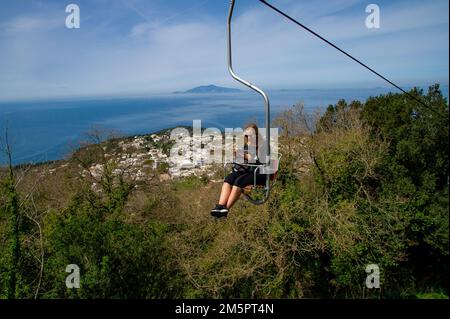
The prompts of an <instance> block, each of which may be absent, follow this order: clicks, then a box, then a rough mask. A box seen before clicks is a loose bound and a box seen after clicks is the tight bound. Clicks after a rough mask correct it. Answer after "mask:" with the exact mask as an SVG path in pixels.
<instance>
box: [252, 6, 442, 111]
mask: <svg viewBox="0 0 450 319" xmlns="http://www.w3.org/2000/svg"><path fill="white" fill-rule="evenodd" d="M259 1H260V2H261V3H263V4H265V5H266V6H268V7H269V8H270V9H272V10H274V11H276V12H278V13H279V14H281V15H282V16H284V17H285V18H287V19H289V20H290V21H292V22H294V23H295V24H297V25H298V26H300V27H301V28H303V29H305V30H306V31H308V32H309V33H311V34H313V35H314V36H316V37H317V38H319V39H320V40H322V41H324V42H325V43H327V44H328V45H330V46H332V47H333V48H335V49H336V50H338V51H339V52H341V53H343V54H344V55H346V56H347V57H349V58H350V59H352V60H353V61H355V62H356V63H358V64H360V65H362V66H363V67H364V68H366V69H367V70H369V71H370V72H372V73H373V74H375V75H377V76H378V77H380V78H381V79H383V80H384V81H386V82H388V83H389V84H391V85H392V86H394V87H395V88H397V89H399V90H400V91H402V92H403V93H405V94H406V95H407V96H409V97H410V98H412V99H413V100H415V101H416V102H419V103H420V104H422V105H423V106H425V107H426V108H428V109H430V110H431V111H433V112H436V113H437V111H436V110H434V109H433V108H431V107H430V106H428V105H427V104H426V103H424V102H423V101H422V100H420V99H419V98H417V97H415V96H414V95H412V94H411V93H409V92H407V91H405V90H404V89H402V88H401V87H400V86H398V85H397V84H395V83H394V82H392V81H391V80H389V79H387V78H386V77H384V76H383V75H381V74H380V73H378V72H377V71H375V70H374V69H372V68H371V67H369V66H368V65H366V64H365V63H363V62H361V61H360V60H358V59H357V58H355V57H354V56H352V55H351V54H349V53H347V52H345V51H344V50H342V49H341V48H339V47H338V46H337V45H335V44H334V43H332V42H330V41H328V40H327V39H325V38H324V37H323V36H321V35H320V34H318V33H317V32H315V31H313V30H311V29H310V28H308V27H307V26H305V25H304V24H302V23H300V22H298V21H297V20H295V19H294V18H292V17H290V16H288V15H287V14H286V13H284V12H283V11H281V10H280V9H278V8H276V7H274V6H273V5H271V4H270V3H268V2H267V1H265V0H259ZM437 114H438V113H437Z"/></svg>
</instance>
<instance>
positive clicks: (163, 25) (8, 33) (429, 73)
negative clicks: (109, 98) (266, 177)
mask: <svg viewBox="0 0 450 319" xmlns="http://www.w3.org/2000/svg"><path fill="white" fill-rule="evenodd" d="M269 2H270V3H272V4H273V5H275V6H278V7H279V8H280V9H282V10H284V11H286V12H287V13H289V14H290V15H291V16H293V17H295V18H297V19H299V20H300V21H302V22H303V23H305V24H306V25H308V26H310V27H311V28H313V29H314V30H316V31H317V32H319V33H320V34H322V35H323V36H325V37H326V38H328V39H330V40H331V41H332V42H334V43H336V44H337V45H338V46H340V47H342V48H343V49H345V50H347V51H349V52H350V53H352V54H353V55H355V56H356V57H358V58H360V59H361V60H362V61H364V62H365V63H367V64H368V65H370V66H371V67H373V68H374V69H375V70H377V71H378V72H380V73H382V74H384V75H386V76H387V77H388V78H391V79H392V80H393V81H396V82H398V83H400V84H401V85H404V86H410V85H428V84H432V83H434V82H441V83H443V84H448V74H449V64H448V63H449V43H448V36H449V34H448V33H449V31H448V30H449V16H448V10H449V8H448V5H449V4H448V1H447V0H432V1H422V0H421V1H416V0H393V1H386V0H383V1H377V0H371V1H360V0H321V1H306V0H270V1H269ZM69 3H76V4H77V5H79V7H80V10H81V28H80V29H67V28H66V27H65V19H66V16H67V13H65V7H66V5H68V4H69ZM370 3H375V4H377V5H378V6H379V7H380V9H381V28H380V29H368V28H366V26H365V19H366V16H367V15H368V14H367V13H366V12H365V8H366V6H367V5H368V4H370ZM228 5H229V0H189V1H181V0H169V1H167V0H166V1H163V0H90V1H88V0H72V1H61V0H48V1H45V0H41V1H37V0H28V1H10V0H0V100H20V99H33V98H53V97H71V96H98V95H133V94H147V93H165V92H172V91H176V90H183V89H188V88H190V87H193V86H197V85H203V84H210V83H214V84H216V85H222V86H228V87H239V84H237V83H236V82H234V81H233V80H232V79H231V78H230V76H229V75H228V72H227V68H226V51H225V49H226V47H225V45H226V24H225V23H226V17H227V13H228ZM234 22H235V24H234V30H233V35H234V55H235V56H234V66H235V69H236V71H237V73H238V74H240V75H242V76H243V77H244V78H248V79H249V80H251V81H252V82H254V83H256V84H258V85H260V86H262V87H263V88H268V89H281V88H288V89H294V88H339V87H359V86H361V87H375V86H386V84H385V83H384V82H382V81H381V80H379V79H378V78H376V77H375V76H374V75H372V74H371V73H369V72H368V71H367V70H365V69H363V68H362V67H361V66H359V65H357V64H356V63H354V62H352V61H350V60H349V59H348V58H347V57H345V56H343V55H341V54H339V53H338V52H337V51H335V50H334V49H332V48H331V47H328V46H326V45H325V44H323V43H322V42H320V41H319V40H318V39H316V38H314V37H312V36H311V35H310V34H308V33H306V32H305V31H303V30H301V29H300V28H298V27H297V26H295V25H294V24H292V23H290V22H288V21H287V20H285V19H284V18H282V17H281V16H279V15H277V14H276V13H275V12H273V11H271V10H269V9H268V8H267V7H265V6H263V5H262V4H261V3H259V2H258V1H257V0H237V6H236V14H235V20H234Z"/></svg>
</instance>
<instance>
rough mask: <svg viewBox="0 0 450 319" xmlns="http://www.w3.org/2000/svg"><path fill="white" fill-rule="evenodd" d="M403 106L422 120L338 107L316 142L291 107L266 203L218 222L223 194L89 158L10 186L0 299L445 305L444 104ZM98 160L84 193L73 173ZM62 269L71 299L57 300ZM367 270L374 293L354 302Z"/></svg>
mask: <svg viewBox="0 0 450 319" xmlns="http://www.w3.org/2000/svg"><path fill="white" fill-rule="evenodd" d="M410 93H411V94H413V95H415V96H416V97H417V98H418V99H422V100H423V101H424V103H425V104H426V106H424V105H422V104H421V103H418V102H417V101H414V100H412V99H411V98H409V97H408V96H406V95H404V94H388V95H382V96H377V97H372V98H369V99H368V100H367V101H366V102H365V103H360V102H352V103H350V104H348V103H347V102H346V101H343V100H342V101H339V102H338V103H337V104H336V105H330V106H329V107H328V109H327V111H326V112H325V113H324V114H323V115H322V116H320V118H318V120H317V121H316V122H315V123H314V129H311V127H313V126H311V122H312V121H311V118H310V117H309V118H308V115H306V114H304V113H303V110H302V108H301V106H300V105H297V106H295V107H293V108H291V109H288V110H286V111H285V112H282V113H281V114H279V116H278V117H277V119H276V120H275V125H277V126H279V127H280V129H281V132H280V133H281V134H280V145H281V149H280V151H281V153H282V154H283V157H282V163H281V167H280V172H279V178H278V180H277V182H276V185H275V187H274V189H273V191H272V194H271V197H270V200H269V201H268V203H267V204H265V205H264V206H252V205H250V204H249V203H247V202H245V201H241V202H239V203H238V204H237V205H236V206H235V207H234V208H233V209H232V211H231V213H230V215H229V217H228V219H227V220H219V221H215V220H213V219H211V218H210V217H209V212H208V210H209V208H210V207H211V206H212V205H213V204H214V203H215V201H216V200H217V197H218V192H219V189H220V185H219V184H214V183H210V182H209V181H208V180H207V179H206V178H205V177H203V178H187V179H184V180H180V181H172V182H170V181H169V182H159V180H157V179H156V180H151V181H148V183H140V184H138V183H134V182H133V181H132V180H129V179H127V178H126V174H117V167H116V166H115V163H114V161H111V160H107V159H105V158H104V156H102V154H101V152H102V149H101V147H100V148H96V149H95V148H92V152H94V149H95V152H96V153H95V156H92V154H93V153H91V154H90V155H89V154H85V155H80V154H77V156H75V157H76V158H72V159H71V162H72V161H73V163H72V165H71V166H70V167H71V169H70V170H67V171H66V172H65V173H64V175H62V176H59V177H57V178H55V179H53V180H51V179H49V180H48V181H42V180H39V186H36V185H35V186H33V187H25V186H21V184H24V183H31V184H33V185H34V184H36V183H37V182H36V183H33V179H35V178H37V177H33V178H31V182H30V178H28V179H27V178H22V179H20V180H19V179H18V178H17V177H14V175H12V174H10V175H8V174H7V175H5V176H4V180H3V183H2V192H1V196H0V297H2V298H34V297H35V298H167V297H188V298H200V297H216V298H220V297H241V298H262V297H273V298H301V297H312V298H330V297H331V298H438V297H447V296H448V272H449V269H448V258H449V256H448V253H449V251H448V242H449V241H448V233H449V228H448V227H449V215H448V213H449V203H448V186H449V185H448V181H449V179H448V176H449V171H448V169H449V167H448V147H449V145H448V134H449V117H448V104H447V101H446V99H445V98H444V97H443V96H442V94H441V92H440V89H439V86H437V85H435V86H432V87H430V89H429V91H428V92H427V93H426V94H424V93H423V92H422V91H420V90H416V89H415V90H412V91H411V92H410ZM82 156H85V158H82ZM94 157H95V158H96V160H98V159H101V160H102V161H103V162H102V163H101V164H102V167H103V170H102V172H103V173H102V176H101V177H100V178H98V179H96V180H95V183H94V184H93V181H94V177H92V176H83V175H80V174H79V171H77V167H78V166H79V165H83V163H87V162H92V158H94ZM80 163H81V164H80ZM77 165H78V166H77ZM17 170H19V169H18V168H17ZM163 171H164V170H161V171H160V172H159V173H163ZM155 174H158V172H156V173H155ZM46 182H47V184H46ZM55 185H56V186H55ZM93 185H95V187H94V186H93ZM52 187H53V188H52ZM61 198H65V200H62V199H61ZM68 264H76V265H78V266H79V267H80V271H81V287H80V288H79V289H68V288H66V285H65V280H66V277H67V276H68V273H66V272H65V269H66V266H67V265H68ZM369 264H376V265H378V267H379V269H380V275H381V283H380V289H367V288H366V285H365V279H366V276H367V273H366V266H367V265H369Z"/></svg>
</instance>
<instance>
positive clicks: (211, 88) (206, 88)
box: [174, 84, 241, 94]
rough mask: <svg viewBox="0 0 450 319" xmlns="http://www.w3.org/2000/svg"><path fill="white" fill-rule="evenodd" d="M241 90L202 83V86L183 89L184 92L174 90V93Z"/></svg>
mask: <svg viewBox="0 0 450 319" xmlns="http://www.w3.org/2000/svg"><path fill="white" fill-rule="evenodd" d="M238 92H241V90H238V89H231V88H225V87H221V86H216V85H212V84H211V85H202V86H197V87H195V88H193V89H190V90H187V91H184V92H178V91H177V92H174V94H180V93H195V94H198V93H238Z"/></svg>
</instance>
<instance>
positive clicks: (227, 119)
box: [0, 86, 448, 164]
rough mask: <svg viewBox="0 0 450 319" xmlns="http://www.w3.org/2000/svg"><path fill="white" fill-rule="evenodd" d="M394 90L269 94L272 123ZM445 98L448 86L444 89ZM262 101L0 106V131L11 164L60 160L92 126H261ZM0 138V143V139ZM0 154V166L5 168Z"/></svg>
mask: <svg viewBox="0 0 450 319" xmlns="http://www.w3.org/2000/svg"><path fill="white" fill-rule="evenodd" d="M390 91H392V90H391V89H386V88H374V89H334V90H289V91H286V90H284V91H273V92H270V91H269V96H270V98H271V105H272V118H273V117H275V116H276V114H277V113H278V112H280V111H281V110H283V109H286V108H288V107H290V106H292V105H293V104H295V103H297V102H303V103H304V105H305V109H306V110H307V111H308V112H315V111H316V110H319V111H323V110H324V109H325V108H326V107H327V106H328V105H329V104H332V103H336V102H337V101H338V100H339V99H342V98H344V99H346V100H348V101H351V100H360V101H364V100H365V99H366V98H367V97H369V96H375V95H379V94H385V93H387V92H390ZM443 91H444V94H445V96H446V97H447V98H448V86H446V87H443ZM263 119H264V108H263V104H262V100H261V98H260V97H259V96H258V95H256V94H253V93H252V92H242V93H237V94H236V93H235V94H170V95H153V96H148V97H134V98H98V99H71V100H68V99H65V100H50V101H27V102H10V103H0V132H1V135H0V136H1V137H2V138H3V137H4V132H5V126H6V125H8V127H9V140H10V144H11V145H12V150H13V161H14V163H15V164H19V163H25V162H34V163H36V162H42V161H47V160H55V159H61V158H63V157H64V156H65V155H66V154H67V152H68V151H69V150H70V149H71V148H72V147H73V145H75V144H76V142H77V141H79V140H82V139H84V138H85V133H86V132H87V131H89V130H91V129H92V128H93V127H100V128H102V129H105V130H115V131H116V132H119V133H121V134H123V135H134V134H145V133H150V132H154V131H157V130H160V129H163V128H168V127H174V126H177V125H192V121H193V120H201V121H202V127H217V128H219V129H223V128H225V127H238V126H242V125H244V123H245V122H247V121H249V120H258V121H260V122H259V123H261V124H262V123H263ZM2 138H0V140H2ZM5 160H6V159H5V158H4V156H3V154H2V155H1V157H0V164H4V163H5Z"/></svg>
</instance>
